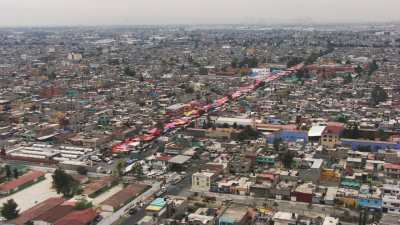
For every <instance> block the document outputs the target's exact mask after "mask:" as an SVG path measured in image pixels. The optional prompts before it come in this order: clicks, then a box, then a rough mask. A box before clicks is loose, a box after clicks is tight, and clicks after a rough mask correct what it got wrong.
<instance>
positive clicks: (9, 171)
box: [4, 165, 12, 179]
mask: <svg viewBox="0 0 400 225" xmlns="http://www.w3.org/2000/svg"><path fill="white" fill-rule="evenodd" d="M4 169H5V171H6V176H7V178H8V179H10V178H11V175H12V172H11V167H10V165H5V167H4Z"/></svg>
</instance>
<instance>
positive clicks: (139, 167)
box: [132, 162, 143, 176]
mask: <svg viewBox="0 0 400 225" xmlns="http://www.w3.org/2000/svg"><path fill="white" fill-rule="evenodd" d="M132 172H133V173H134V174H136V175H138V176H143V167H142V164H140V163H139V162H136V163H135V165H134V166H133V168H132Z"/></svg>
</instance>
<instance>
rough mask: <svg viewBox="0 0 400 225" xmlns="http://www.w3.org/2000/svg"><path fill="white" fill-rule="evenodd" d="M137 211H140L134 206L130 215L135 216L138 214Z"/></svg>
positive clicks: (130, 210)
mask: <svg viewBox="0 0 400 225" xmlns="http://www.w3.org/2000/svg"><path fill="white" fill-rule="evenodd" d="M137 211H138V207H137V206H133V207H132V208H130V209H129V211H128V213H129V215H133V214H135V213H137Z"/></svg>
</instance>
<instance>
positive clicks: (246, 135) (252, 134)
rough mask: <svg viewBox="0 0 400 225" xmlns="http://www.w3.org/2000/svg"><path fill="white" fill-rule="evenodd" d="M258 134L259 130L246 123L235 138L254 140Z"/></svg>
mask: <svg viewBox="0 0 400 225" xmlns="http://www.w3.org/2000/svg"><path fill="white" fill-rule="evenodd" d="M259 136H260V132H259V131H257V130H256V129H254V128H253V127H251V126H249V125H248V126H246V127H245V128H244V129H243V130H242V131H241V132H240V133H239V134H238V135H237V140H239V141H243V140H254V139H257V138H258V137H259Z"/></svg>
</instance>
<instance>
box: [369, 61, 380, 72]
mask: <svg viewBox="0 0 400 225" xmlns="http://www.w3.org/2000/svg"><path fill="white" fill-rule="evenodd" d="M378 69H379V66H378V64H377V63H376V60H372V62H370V63H368V75H371V74H373V73H374V72H375V71H377V70H378Z"/></svg>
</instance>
